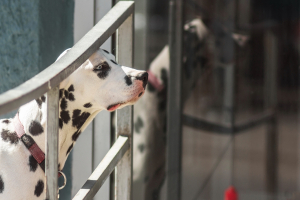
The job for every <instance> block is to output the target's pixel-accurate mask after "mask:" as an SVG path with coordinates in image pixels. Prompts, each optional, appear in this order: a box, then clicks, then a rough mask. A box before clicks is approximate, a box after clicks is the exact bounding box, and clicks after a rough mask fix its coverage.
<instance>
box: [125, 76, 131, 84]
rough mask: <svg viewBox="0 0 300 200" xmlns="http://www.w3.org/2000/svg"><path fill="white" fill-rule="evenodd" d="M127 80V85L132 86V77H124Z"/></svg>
mask: <svg viewBox="0 0 300 200" xmlns="http://www.w3.org/2000/svg"><path fill="white" fill-rule="evenodd" d="M124 78H125V82H126V85H128V86H129V85H131V84H132V81H131V78H130V76H125V77H124Z"/></svg>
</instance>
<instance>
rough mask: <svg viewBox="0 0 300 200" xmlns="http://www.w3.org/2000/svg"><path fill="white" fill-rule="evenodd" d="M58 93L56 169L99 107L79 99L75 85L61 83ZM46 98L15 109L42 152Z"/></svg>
mask: <svg viewBox="0 0 300 200" xmlns="http://www.w3.org/2000/svg"><path fill="white" fill-rule="evenodd" d="M77 89H78V88H77ZM59 92H60V97H59V119H58V121H59V147H58V148H59V168H60V169H62V168H63V166H64V164H65V161H66V159H67V157H68V155H69V153H70V151H71V150H72V148H73V146H74V145H75V143H76V140H77V139H78V137H79V135H80V134H81V133H82V132H83V130H84V129H85V128H86V127H87V126H88V124H89V123H90V122H91V121H92V120H93V118H94V117H95V116H96V115H97V113H98V112H100V111H101V110H99V109H96V108H94V107H93V103H92V102H83V99H84V97H82V96H81V95H80V93H76V86H74V85H73V84H70V83H68V82H67V83H66V82H63V83H62V84H61V85H60V91H59ZM46 98H47V97H46V96H42V97H41V98H39V99H36V100H33V101H31V102H29V103H28V104H26V105H24V106H22V107H21V108H20V110H19V117H20V121H21V123H22V124H23V126H24V125H25V126H24V129H25V132H26V134H29V135H31V136H32V137H33V139H34V140H35V142H36V143H37V144H38V146H39V147H40V148H41V150H42V151H43V152H45V136H46V134H45V133H46V130H45V129H46V116H47V109H46ZM28 111H30V112H28ZM33 121H34V122H35V123H34V124H33V123H32V122H33ZM36 122H37V123H36ZM39 124H40V125H41V126H39ZM26 125H27V126H26ZM33 125H34V126H36V127H33ZM41 129H43V130H42V132H41Z"/></svg>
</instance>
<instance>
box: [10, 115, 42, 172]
mask: <svg viewBox="0 0 300 200" xmlns="http://www.w3.org/2000/svg"><path fill="white" fill-rule="evenodd" d="M13 123H14V126H15V130H16V133H17V135H18V137H19V138H20V139H21V141H22V142H23V143H24V145H25V146H26V147H27V149H28V150H29V151H30V153H31V155H32V156H33V157H34V159H35V160H36V161H37V162H38V163H39V165H40V166H41V167H42V169H43V171H44V172H45V154H44V152H43V151H42V150H41V149H40V147H39V146H38V145H37V144H36V142H35V141H34V139H33V138H32V137H31V136H30V135H27V134H26V133H25V131H24V127H23V125H22V123H21V122H20V119H19V114H18V113H17V114H16V116H15V117H14V119H13Z"/></svg>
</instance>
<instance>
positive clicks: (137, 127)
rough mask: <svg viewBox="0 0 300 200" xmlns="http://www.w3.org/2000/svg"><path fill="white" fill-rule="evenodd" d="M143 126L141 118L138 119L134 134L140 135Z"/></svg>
mask: <svg viewBox="0 0 300 200" xmlns="http://www.w3.org/2000/svg"><path fill="white" fill-rule="evenodd" d="M143 126H144V122H143V120H142V118H141V117H138V118H137V120H136V122H135V124H134V129H135V132H136V133H140V130H141V128H142V127H143Z"/></svg>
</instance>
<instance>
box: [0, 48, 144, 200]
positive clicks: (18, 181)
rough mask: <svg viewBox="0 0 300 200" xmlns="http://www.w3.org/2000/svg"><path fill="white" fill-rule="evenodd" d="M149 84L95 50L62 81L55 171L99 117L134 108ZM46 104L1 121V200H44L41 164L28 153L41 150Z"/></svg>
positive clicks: (28, 107)
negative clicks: (57, 162) (35, 148)
mask: <svg viewBox="0 0 300 200" xmlns="http://www.w3.org/2000/svg"><path fill="white" fill-rule="evenodd" d="M66 53H67V50H66V51H65V52H64V53H63V54H62V55H61V56H60V57H62V56H63V55H64V54H66ZM60 57H59V58H60ZM147 80H148V74H147V72H145V71H139V70H135V69H132V68H129V67H125V66H120V65H118V64H117V63H116V62H115V59H114V56H113V55H112V54H110V53H108V52H107V51H105V50H101V49H99V50H97V51H96V52H95V53H94V54H93V55H92V56H91V57H90V58H89V59H88V60H87V61H86V62H84V63H83V64H82V65H81V66H80V67H79V68H78V69H77V70H76V71H75V72H74V73H72V74H71V75H70V76H69V77H68V78H66V79H65V80H64V81H63V82H61V83H60V86H59V88H60V91H59V93H60V94H59V119H57V120H59V164H58V168H59V170H61V169H62V168H63V167H64V164H65V161H66V159H67V157H68V155H69V153H70V152H71V150H72V148H73V146H74V145H75V143H76V140H77V138H78V137H79V135H80V134H81V132H82V131H83V130H84V129H85V128H86V127H87V125H88V124H89V123H90V122H91V121H92V120H93V118H94V117H95V116H96V115H97V113H99V112H100V111H101V110H108V111H114V110H116V109H119V108H123V107H124V106H127V105H132V104H134V103H135V102H136V101H137V100H138V99H139V98H140V97H141V96H142V95H143V94H144V92H145V87H146V84H147ZM46 100H47V99H46V96H45V95H43V96H42V97H40V98H38V99H36V100H33V101H31V102H29V103H27V104H25V105H23V106H22V107H20V109H19V111H18V114H17V115H16V116H15V118H14V119H3V120H0V200H10V199H12V200H35V199H44V198H45V173H44V171H43V163H40V164H39V163H38V161H37V160H38V159H36V158H35V156H33V155H32V154H31V153H30V151H29V149H32V148H33V147H36V146H38V147H39V148H40V149H41V151H42V152H45V134H46V133H45V131H46V129H45V125H46V116H47V115H46V103H45V102H46ZM20 127H21V128H20ZM20 129H23V130H21V131H20ZM19 132H23V134H24V135H22V137H20V136H19V135H20V133H19ZM21 138H22V139H21ZM21 140H22V141H21Z"/></svg>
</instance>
